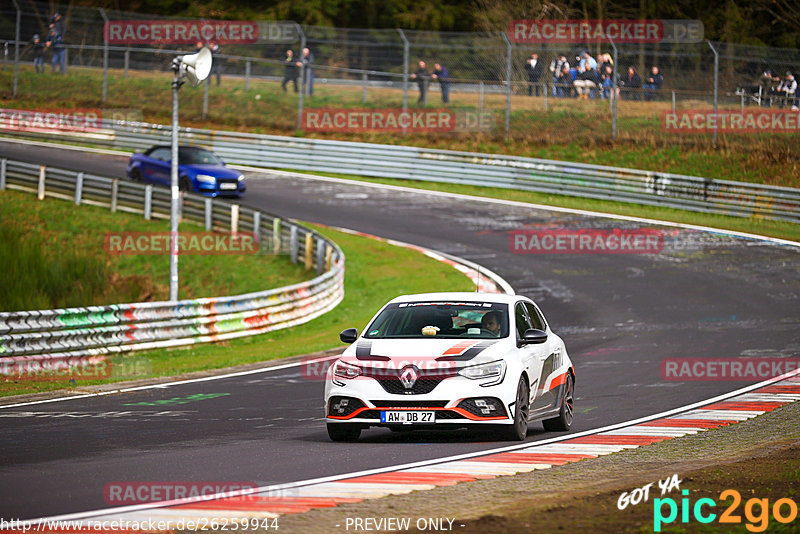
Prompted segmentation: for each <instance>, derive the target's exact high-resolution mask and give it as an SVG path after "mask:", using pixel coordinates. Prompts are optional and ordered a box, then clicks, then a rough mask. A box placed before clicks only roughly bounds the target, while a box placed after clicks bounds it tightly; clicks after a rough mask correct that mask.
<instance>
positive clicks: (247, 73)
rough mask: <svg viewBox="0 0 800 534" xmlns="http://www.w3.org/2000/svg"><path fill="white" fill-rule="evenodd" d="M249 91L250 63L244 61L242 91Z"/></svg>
mask: <svg viewBox="0 0 800 534" xmlns="http://www.w3.org/2000/svg"><path fill="white" fill-rule="evenodd" d="M248 89H250V62H249V61H245V63H244V90H245V91H247V90H248Z"/></svg>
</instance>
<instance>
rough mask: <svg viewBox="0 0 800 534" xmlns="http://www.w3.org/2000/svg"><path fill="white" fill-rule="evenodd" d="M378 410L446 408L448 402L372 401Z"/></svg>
mask: <svg viewBox="0 0 800 534" xmlns="http://www.w3.org/2000/svg"><path fill="white" fill-rule="evenodd" d="M370 402H371V403H372V404H374V405H375V406H376V407H377V408H444V407H445V406H446V405H447V401H392V400H390V401H370Z"/></svg>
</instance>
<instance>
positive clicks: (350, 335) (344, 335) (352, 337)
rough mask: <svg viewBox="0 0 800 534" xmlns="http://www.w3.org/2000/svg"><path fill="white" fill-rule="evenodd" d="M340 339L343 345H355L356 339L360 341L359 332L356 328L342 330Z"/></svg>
mask: <svg viewBox="0 0 800 534" xmlns="http://www.w3.org/2000/svg"><path fill="white" fill-rule="evenodd" d="M339 339H341V340H342V343H355V341H356V339H358V330H356V329H355V328H348V329H347V330H342V331H341V333H340V334H339Z"/></svg>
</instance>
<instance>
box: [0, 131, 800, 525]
mask: <svg viewBox="0 0 800 534" xmlns="http://www.w3.org/2000/svg"><path fill="white" fill-rule="evenodd" d="M0 156H2V157H9V158H14V159H21V160H27V161H33V162H37V163H47V164H49V165H53V166H58V167H64V168H70V169H76V170H84V171H88V172H95V173H100V174H104V175H117V176H120V177H122V176H124V169H125V163H126V161H127V158H124V157H118V156H104V155H95V154H87V153H81V152H77V151H72V150H61V149H53V148H43V147H35V146H31V145H18V144H12V143H5V142H0ZM432 164H435V163H432ZM244 203H245V204H249V205H252V206H257V207H259V208H262V209H264V210H266V211H269V212H272V213H276V214H280V215H283V216H286V217H291V218H295V219H299V220H304V221H312V222H319V223H324V224H328V225H334V226H341V227H346V228H351V229H354V230H359V231H363V232H368V233H371V234H376V235H379V236H382V237H386V238H392V239H397V240H400V241H405V242H408V243H413V244H417V245H421V246H425V247H430V248H432V249H435V250H439V251H443V252H447V253H450V254H455V255H457V256H460V257H463V258H466V259H469V260H472V261H475V262H477V263H480V264H482V265H484V266H486V267H488V268H489V269H492V270H494V271H495V272H497V273H498V274H500V275H501V276H503V277H504V278H505V279H506V280H507V281H508V282H510V283H511V285H512V286H513V287H514V288H515V289H516V291H517V292H518V293H522V294H526V295H528V296H530V297H532V298H534V299H535V300H536V301H537V302H538V303H539V304H540V305H541V307H542V309H543V311H544V312H545V315H546V316H547V318H548V320H549V321H550V323H551V325H552V326H553V329H554V330H555V331H556V332H558V333H559V334H560V335H561V336H562V337H563V338H564V339H565V341H566V344H567V349H568V351H569V353H570V355H571V357H572V359H573V361H574V364H575V368H576V373H577V384H576V395H577V398H576V418H575V424H574V426H573V429H574V431H583V430H589V429H593V428H598V427H601V426H604V425H608V424H612V423H617V422H622V421H626V420H630V419H633V418H635V417H640V416H646V415H650V414H654V413H657V412H661V411H664V410H667V409H671V408H676V407H680V406H684V405H686V404H689V403H692V402H696V401H700V400H704V399H707V398H710V397H712V396H715V395H717V394H721V393H725V392H728V391H732V390H735V389H738V388H740V387H743V386H745V385H747V384H748V383H752V381H751V382H748V381H676V380H670V379H666V378H665V377H662V373H661V370H660V366H661V365H662V361H663V360H665V359H668V358H685V357H702V358H733V357H739V356H762V357H766V356H769V357H776V358H784V357H798V356H800V328H798V325H799V324H800V253H798V251H797V250H796V249H792V248H790V247H786V246H776V245H774V244H768V243H766V242H763V241H759V240H752V239H745V238H734V237H730V236H726V235H720V234H710V233H704V232H699V231H694V230H682V229H676V228H672V227H657V228H660V229H661V230H663V231H664V235H665V245H664V249H663V250H662V251H661V252H660V253H657V254H518V253H512V252H511V251H510V248H509V240H508V232H509V231H512V230H518V229H550V228H573V229H578V228H594V229H615V228H620V229H633V228H640V227H642V226H645V227H654V226H653V225H650V224H641V223H635V222H626V221H619V220H614V219H609V218H599V217H589V216H585V215H575V214H565V213H558V212H553V211H545V210H540V209H535V208H532V207H523V206H514V205H504V204H500V203H486V202H481V201H478V200H463V199H454V198H445V197H441V196H432V195H429V194H426V193H425V192H406V191H398V190H392V189H386V188H374V187H369V186H365V185H358V184H347V183H335V182H332V181H320V180H315V179H312V178H298V177H291V178H287V177H281V176H279V175H276V174H273V173H270V172H263V173H260V174H250V175H249V181H248V193H247V197H246V199H245V200H244ZM1 207H2V205H1V204H0V209H1ZM182 276H184V277H186V276H190V273H185V272H184V273H182ZM441 289H442V290H447V289H448V288H446V287H443V288H441ZM392 296H394V295H387V299H388V298H389V297H392ZM349 326H357V327H359V329H361V328H363V327H364V325H350V324H342V328H343V329H344V328H346V327H349ZM322 390H323V385H322V383H321V382H319V381H310V380H306V379H304V378H303V377H302V376H301V374H300V371H299V369H298V368H292V369H285V370H279V371H272V372H270V371H267V372H263V373H260V374H254V375H247V376H243V377H235V378H226V379H221V380H215V381H209V382H200V383H192V384H186V385H178V386H172V387H169V388H157V389H148V390H145V391H138V392H132V393H126V394H119V395H113V396H105V397H94V398H86V399H78V400H70V401H63V402H49V403H44V404H36V405H32V406H25V407H18V408H11V409H2V410H0V419H2V422H1V423H0V458H2V460H1V461H0V465H1V466H2V468H1V469H0V517H3V518H8V517H13V518H23V519H24V518H34V517H42V516H52V515H57V514H63V513H69V512H80V511H85V510H92V509H98V508H105V507H108V506H109V504H107V503H106V502H105V500H104V494H103V489H104V487H105V486H106V484H109V483H113V482H121V481H218V482H226V481H227V482H233V481H243V482H255V483H257V484H258V485H269V484H277V483H283V482H291V481H298V480H305V479H311V478H316V477H322V476H328V475H336V474H343V473H349V472H354V471H360V470H365V469H371V468H378V467H384V466H389V465H395V464H401V463H407V462H413V461H419V460H426V459H432V458H437V457H442V456H449V455H454V454H459V453H466V452H472V451H478V450H483V449H490V448H495V447H498V446H501V445H503V443H500V442H496V441H492V440H491V437H490V436H480V437H478V438H476V437H475V436H472V435H468V434H467V433H464V432H458V431H457V432H447V433H443V432H418V433H417V432H415V433H411V434H407V433H405V434H395V433H390V432H389V431H388V430H385V429H370V430H369V431H365V432H364V433H363V434H362V438H361V440H360V441H359V442H358V443H355V444H343V443H332V442H331V441H329V439H328V437H327V434H326V431H325V424H324V420H323V419H322V414H323V412H322ZM196 394H225V395H221V396H217V397H214V398H206V399H205V400H194V401H192V402H187V403H186V404H177V405H172V406H169V405H168V406H161V407H153V406H146V405H136V404H135V403H139V402H150V401H153V400H159V399H172V398H176V397H180V398H186V397H188V396H191V395H196ZM554 435H555V434H553V433H547V432H545V431H544V430H543V429H542V427H541V424H540V423H533V424H531V426H530V433H529V437H528V441H536V440H540V439H544V438H548V437H553V436H554Z"/></svg>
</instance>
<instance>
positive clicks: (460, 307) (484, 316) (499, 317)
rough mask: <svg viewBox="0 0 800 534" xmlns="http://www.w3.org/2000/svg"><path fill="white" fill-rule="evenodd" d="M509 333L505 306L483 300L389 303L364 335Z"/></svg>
mask: <svg viewBox="0 0 800 534" xmlns="http://www.w3.org/2000/svg"><path fill="white" fill-rule="evenodd" d="M508 333H509V324H508V306H507V305H505V304H496V303H494V304H493V303H483V302H408V303H399V304H390V305H388V306H387V307H386V308H384V309H383V311H381V313H379V314H378V316H377V317H376V318H375V320H374V321H372V323H371V324H370V325H369V326H368V327H367V330H366V334H365V335H364V337H367V338H371V339H380V338H428V337H438V338H442V337H447V338H459V339H460V338H467V339H469V338H479V339H480V338H499V337H507V336H508Z"/></svg>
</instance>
